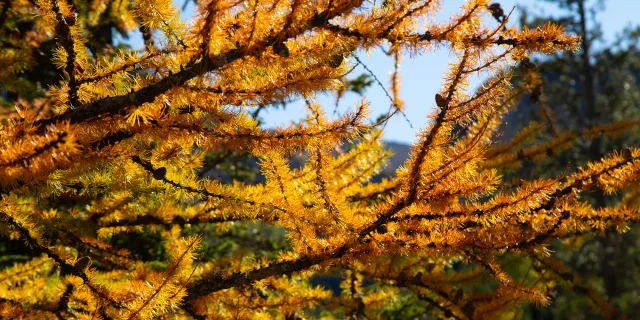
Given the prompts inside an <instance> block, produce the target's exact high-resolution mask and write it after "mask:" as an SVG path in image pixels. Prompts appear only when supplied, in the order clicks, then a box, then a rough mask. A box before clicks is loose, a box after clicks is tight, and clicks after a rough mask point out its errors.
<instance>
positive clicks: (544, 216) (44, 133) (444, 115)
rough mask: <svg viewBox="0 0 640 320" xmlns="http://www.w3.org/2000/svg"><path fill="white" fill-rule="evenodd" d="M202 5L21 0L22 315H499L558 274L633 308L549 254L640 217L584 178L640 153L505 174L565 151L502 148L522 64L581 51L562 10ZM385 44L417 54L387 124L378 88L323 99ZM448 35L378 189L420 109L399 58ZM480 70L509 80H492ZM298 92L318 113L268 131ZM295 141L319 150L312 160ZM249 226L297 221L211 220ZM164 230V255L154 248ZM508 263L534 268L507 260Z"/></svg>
mask: <svg viewBox="0 0 640 320" xmlns="http://www.w3.org/2000/svg"><path fill="white" fill-rule="evenodd" d="M197 6H198V14H197V17H195V19H194V20H193V22H192V23H190V24H186V23H183V22H182V21H181V20H180V19H179V16H180V12H179V9H178V8H177V7H174V6H173V4H172V3H171V1H168V0H144V1H136V2H129V1H109V0H95V1H91V2H90V3H88V4H87V3H85V2H81V1H77V2H76V1H68V0H37V1H35V3H33V2H30V1H26V0H11V1H6V2H4V3H3V4H2V8H1V10H0V28H1V29H0V41H1V43H2V49H1V54H0V65H2V66H3V69H2V71H0V83H1V84H2V87H3V88H4V89H5V90H6V92H7V93H6V94H5V96H6V100H5V102H4V103H3V104H4V105H5V107H3V109H2V113H1V117H2V118H1V119H2V122H1V125H2V127H1V128H0V168H1V170H0V193H1V195H2V197H1V199H0V223H1V225H0V231H1V235H2V237H3V238H5V239H9V240H10V241H12V242H10V243H12V244H13V243H15V242H21V243H23V244H25V245H26V247H27V248H28V250H25V251H24V253H23V255H24V256H27V258H26V259H24V260H26V261H16V262H15V263H14V264H13V265H12V266H11V267H8V268H5V269H3V270H1V271H0V279H2V282H0V315H1V316H3V317H7V318H29V319H31V318H40V319H51V318H55V317H58V318H105V319H149V318H158V317H162V318H165V317H173V316H182V317H186V318H197V319H200V318H207V317H209V318H231V317H233V318H292V319H293V318H313V317H319V316H324V317H329V318H331V317H333V318H342V317H350V318H361V317H362V318H365V317H366V318H378V317H381V316H383V315H384V314H388V313H389V312H393V310H397V309H398V308H402V306H401V305H400V304H398V303H397V301H398V300H403V299H404V300H403V301H414V300H415V301H420V306H423V307H424V310H423V311H424V312H431V313H432V314H433V315H435V316H437V317H442V318H454V319H471V318H473V319H494V318H496V317H498V316H509V315H513V314H514V313H515V312H518V308H519V306H520V305H521V304H522V303H523V302H525V301H529V302H533V303H535V304H537V305H546V304H548V303H549V299H550V298H551V297H550V296H549V293H550V290H551V288H552V287H553V286H554V285H555V284H556V280H555V278H551V277H549V276H548V275H549V274H551V273H554V274H559V275H560V276H561V277H562V278H563V279H565V280H566V281H567V282H568V283H569V284H570V285H571V286H575V287H576V288H578V289H579V291H580V292H582V293H583V294H585V295H587V296H589V297H590V298H591V301H592V302H593V303H594V305H595V306H596V307H597V308H598V309H599V310H600V311H601V312H602V313H603V314H605V315H606V316H608V317H622V315H621V314H620V312H619V311H618V310H616V309H615V308H613V307H612V305H611V304H610V303H609V302H608V301H607V300H606V298H605V297H603V296H600V295H598V294H597V292H596V291H595V290H593V289H592V288H591V287H589V286H588V284H585V283H583V282H581V280H580V277H579V276H578V275H576V274H575V273H574V272H573V271H572V270H571V269H569V268H568V267H567V266H566V265H564V264H562V263H560V262H558V260H556V259H554V257H553V255H552V253H551V252H549V250H547V246H548V245H549V243H550V242H551V240H552V239H556V238H561V239H567V240H568V241H570V240H571V239H574V238H575V237H576V236H579V235H581V234H583V233H585V232H590V231H592V230H596V231H610V230H613V231H617V232H623V231H625V230H626V229H627V225H628V223H630V222H632V221H635V220H636V219H637V217H638V211H637V210H636V209H635V208H628V207H621V206H612V207H601V208H594V207H593V206H592V205H590V204H589V203H588V202H587V201H585V200H584V199H583V198H581V192H584V191H588V190H592V189H596V188H598V189H601V190H604V191H605V192H609V193H612V192H618V191H621V190H624V189H625V188H633V187H634V185H635V183H636V181H637V178H638V176H639V174H640V161H638V158H639V157H640V150H638V149H631V148H629V149H624V150H618V151H615V152H613V153H611V154H609V155H607V156H605V157H603V158H602V159H598V160H595V161H593V162H591V163H589V164H588V165H585V166H584V167H582V168H580V169H577V170H576V171H574V172H565V173H563V174H562V175H558V176H555V177H545V178H542V177H539V178H538V177H536V178H532V179H527V180H522V181H519V182H517V185H513V184H507V183H505V182H504V181H503V179H502V178H501V175H500V174H499V171H498V170H500V169H502V168H504V167H508V166H509V165H511V164H513V163H514V162H515V161H518V159H520V158H521V157H522V156H527V157H541V156H545V150H548V148H550V147H549V145H539V146H535V147H530V148H528V149H526V150H523V149H520V148H519V147H520V145H521V144H520V140H518V139H515V140H513V141H509V142H507V143H503V144H496V143H495V142H496V141H497V139H498V137H499V136H500V132H501V118H502V117H503V115H504V114H505V113H506V112H508V111H509V110H510V108H511V107H512V106H513V104H514V102H515V101H517V99H518V98H519V97H520V96H521V95H523V94H526V93H528V92H532V91H533V92H535V90H536V88H538V87H539V83H538V82H539V75H538V74H537V73H536V70H534V68H529V70H528V71H529V72H526V73H524V75H523V76H522V79H523V84H522V85H521V86H518V87H512V85H511V83H512V82H511V81H510V80H511V79H512V77H513V75H512V72H511V69H510V68H511V67H513V66H514V65H516V64H524V65H525V66H526V65H527V61H528V59H529V57H530V56H531V55H532V54H535V53H544V54H550V53H554V52H558V51H561V50H569V51H573V50H577V49H578V38H577V37H575V36H568V35H566V34H564V33H563V30H562V29H561V28H560V27H558V26H555V25H552V24H544V25H541V26H539V27H536V28H533V29H528V28H524V29H522V30H517V29H516V28H514V27H512V25H511V24H510V23H509V19H508V15H506V14H505V12H504V11H503V10H502V8H501V7H500V6H499V5H498V4H492V3H489V2H488V1H483V0H472V1H468V2H466V3H464V4H463V5H462V7H461V9H460V12H459V13H457V14H455V15H453V16H452V17H451V18H450V19H448V20H445V21H440V22H433V21H432V19H431V18H432V17H433V16H434V14H435V13H436V12H437V11H438V9H439V6H440V3H439V2H438V1H433V0H427V1H417V2H413V1H401V0H397V1H394V0H388V1H383V2H364V1H351V0H326V1H271V0H265V1H260V0H249V1H236V0H221V1H201V2H199V3H198V5H197ZM112 25H113V26H115V30H117V31H118V32H121V33H124V34H128V33H130V32H131V31H132V30H141V31H142V35H143V37H144V40H145V44H146V46H145V49H144V50H140V51H133V50H124V49H122V50H120V49H117V48H114V46H113V43H108V42H109V41H113V37H110V36H109V33H108V32H112V31H111V30H113V29H109V28H110V26H112ZM379 46H384V47H385V48H386V51H387V52H388V54H389V56H390V57H391V58H393V59H395V61H396V64H395V65H396V70H395V72H393V73H392V78H391V84H390V85H389V89H388V90H387V91H388V93H389V98H390V100H391V101H390V106H391V108H390V111H389V114H388V116H385V117H382V118H380V119H377V120H375V121H371V120H370V119H369V117H368V116H369V111H368V103H367V101H366V97H365V99H364V100H363V101H362V102H360V103H358V104H356V105H354V106H353V111H352V112H350V113H347V114H344V115H341V116H339V117H337V118H335V119H332V118H331V117H328V116H326V114H327V112H326V111H327V109H328V108H329V107H328V106H322V105H320V104H319V103H318V100H317V95H318V94H321V93H323V92H327V91H334V92H336V93H338V92H339V91H340V90H344V84H345V83H344V81H343V80H341V79H343V77H345V76H346V75H349V74H350V72H351V71H352V70H353V67H354V66H355V65H356V63H358V58H357V53H358V52H359V51H361V50H373V49H375V48H377V47H379ZM436 47H446V48H448V49H449V50H450V51H451V53H452V56H453V57H454V58H453V59H452V61H451V64H450V67H449V70H448V72H447V73H446V74H445V75H443V85H442V88H441V90H440V91H439V93H438V94H437V95H436V96H435V98H433V102H432V104H433V106H434V107H435V108H434V111H433V113H432V114H431V115H430V116H429V117H430V119H431V121H430V122H429V124H428V125H427V126H426V127H425V128H423V129H422V130H421V131H420V133H419V134H418V137H417V142H416V143H415V145H413V146H412V153H411V156H410V158H409V159H408V160H407V162H406V163H405V165H404V166H403V167H402V168H401V169H399V170H398V171H397V172H396V175H395V177H394V178H392V179H387V180H383V181H382V182H372V181H371V177H372V176H373V175H375V174H376V173H377V172H378V171H379V170H380V168H381V166H382V165H383V164H384V159H385V158H386V157H388V153H387V152H386V151H385V149H384V147H383V144H382V143H381V140H380V139H381V136H382V135H381V130H382V129H383V128H385V123H386V122H387V121H388V119H389V118H390V117H392V116H394V115H396V114H398V113H401V111H402V109H403V108H404V107H405V106H404V104H403V102H402V100H401V93H400V90H399V89H400V77H401V74H400V72H399V69H398V66H399V65H400V56H401V55H402V54H403V53H406V52H409V53H412V54H414V55H418V54H422V53H424V52H427V51H429V50H432V49H434V48H436ZM48 48H50V52H49V53H44V56H46V55H48V54H49V55H50V56H51V60H50V61H49V60H47V59H43V58H42V57H43V54H42V53H43V52H47V50H49V49H48ZM51 63H52V64H51ZM46 66H53V67H51V68H45V67H46ZM45 72H46V73H45ZM52 72H53V73H54V74H55V76H54V75H52V74H51V73H52ZM39 74H45V75H47V78H46V80H45V79H41V78H38V75H39ZM478 74H479V75H482V76H484V77H486V78H487V79H488V80H487V81H486V82H485V83H484V85H483V86H482V87H481V88H479V89H478V90H475V91H472V90H470V89H469V88H468V82H469V79H470V77H471V76H475V75H478ZM297 98H302V99H304V100H305V101H306V102H307V105H308V117H307V118H306V119H305V120H304V121H302V122H300V123H298V124H292V125H291V126H289V127H280V128H277V129H276V130H268V129H265V128H263V127H262V126H261V125H260V123H259V122H258V121H256V120H255V118H254V117H253V116H252V114H253V112H255V110H256V108H263V107H265V106H266V107H269V106H270V105H273V104H277V103H280V102H282V101H290V100H292V99H297ZM407 107H412V106H407ZM620 126H621V124H612V125H609V126H604V127H602V128H600V129H599V130H600V131H601V132H603V133H608V132H614V131H615V130H616V128H620ZM527 130H529V131H531V130H535V128H528V129H526V130H525V132H524V133H522V134H521V135H519V136H518V137H519V138H526V136H527ZM567 139H570V138H567ZM345 141H350V143H351V146H352V147H351V148H349V149H348V150H343V151H340V150H341V149H340V148H338V147H339V146H341V145H344V144H345ZM298 151H304V152H305V153H306V154H307V157H306V161H305V163H304V165H303V166H302V167H301V168H292V166H291V165H290V164H289V160H290V159H291V157H292V155H293V154H294V153H296V152H298ZM210 152H235V153H237V154H244V155H251V156H254V157H257V158H258V159H259V167H260V171H261V173H262V174H263V175H264V177H265V181H264V182H262V183H254V184H250V183H242V182H240V181H237V180H236V181H232V182H225V181H223V180H217V179H214V178H211V177H209V176H207V175H203V174H201V173H202V168H203V166H205V165H206V163H207V157H206V155H207V154H208V153H210ZM238 225H242V226H251V225H255V226H259V228H258V227H256V228H255V230H256V231H257V232H259V233H260V235H261V236H262V235H263V233H267V232H271V231H273V232H274V233H275V232H276V231H280V232H283V234H284V237H283V239H284V240H283V241H284V242H285V243H286V245H283V246H281V247H278V246H274V247H271V248H269V250H267V251H271V252H267V253H266V254H265V253H262V252H260V250H259V249H258V248H255V247H251V246H247V249H246V250H235V251H232V250H229V254H209V253H208V252H207V251H206V250H205V249H206V247H207V246H208V245H210V240H211V239H208V238H207V237H206V235H207V234H210V231H211V230H215V231H216V232H218V233H220V234H223V233H225V232H230V231H233V230H234V228H236V227H237V226H238ZM145 237H147V238H148V237H151V238H152V239H154V240H153V241H154V242H156V244H160V246H161V250H162V254H160V255H159V256H162V257H164V259H165V261H163V262H162V263H158V262H157V261H149V260H148V259H144V255H145V254H147V253H148V252H145V250H147V249H146V248H145V247H144V246H136V244H139V243H141V242H144V241H148V240H144V238H145ZM124 238H126V239H127V240H126V241H122V239H124ZM138 241H139V242H138ZM254 244H255V243H254ZM240 245H242V243H241V244H240ZM274 250H275V251H277V254H271V253H272V251H274ZM218 253H220V252H218ZM507 253H509V254H508V255H507ZM156 256H158V254H156ZM506 257H508V258H509V259H516V260H517V261H518V262H517V263H520V264H526V265H529V266H530V268H529V272H527V273H526V274H518V273H514V272H510V270H508V269H505V268H504V266H508V265H511V264H513V263H514V262H513V261H509V262H507V261H505V258H506ZM330 274H334V275H335V274H338V275H340V276H342V277H343V281H342V282H341V284H340V291H339V294H334V293H332V292H331V291H329V290H328V289H327V288H325V287H323V286H319V285H316V284H317V282H318V279H319V278H321V277H322V276H325V275H330Z"/></svg>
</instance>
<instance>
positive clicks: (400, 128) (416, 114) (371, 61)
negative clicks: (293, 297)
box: [131, 0, 640, 143]
mask: <svg viewBox="0 0 640 320" xmlns="http://www.w3.org/2000/svg"><path fill="white" fill-rule="evenodd" d="M174 1H175V3H176V4H177V5H178V6H180V7H181V6H182V3H183V1H184V0H174ZM498 2H499V3H500V4H501V5H502V7H503V8H504V10H505V11H507V12H508V11H510V10H511V8H513V7H514V6H516V10H515V11H514V14H513V16H512V19H511V21H512V23H517V21H518V16H519V9H520V8H529V9H532V10H533V12H536V13H541V12H545V13H547V14H552V15H556V14H561V12H562V11H561V10H559V9H558V8H557V7H555V6H553V5H549V4H546V3H544V2H542V1H532V0H530V1H525V0H500V1H498ZM590 2H591V3H593V2H594V1H590ZM463 3H464V1H463V0H450V1H448V0H444V1H443V5H442V7H443V10H442V12H440V13H439V14H438V15H437V16H436V19H437V20H438V21H443V20H445V19H447V18H448V17H449V16H450V15H451V13H454V12H457V11H458V10H459V8H460V6H461V5H462V4H463ZM638 12H640V0H609V1H606V2H605V10H604V12H602V13H600V14H599V15H598V16H597V19H598V21H599V22H600V23H601V25H602V29H603V32H604V36H605V39H606V40H612V39H614V38H615V35H616V34H619V33H621V32H622V31H623V29H624V27H626V26H631V25H638V24H639V23H640V20H639V18H637V14H638ZM192 13H193V7H192V6H189V7H188V8H187V10H186V11H185V12H184V16H185V17H186V18H187V19H188V16H189V15H190V14H192ZM136 38H139V37H136V36H135V35H133V36H132V38H131V39H136ZM134 41H135V40H134ZM359 58H360V60H361V61H362V62H363V63H365V64H366V65H367V66H368V67H369V69H371V70H372V71H373V72H374V73H375V74H376V76H377V77H378V78H379V79H380V80H381V81H382V83H383V84H384V85H385V86H388V85H389V74H390V71H391V70H392V68H393V61H392V60H391V59H389V58H388V57H387V56H386V55H385V54H384V53H382V52H380V51H373V52H369V53H368V54H367V53H365V52H361V53H359ZM450 58H451V55H450V52H449V51H447V50H446V49H441V50H438V51H436V52H433V53H429V54H426V55H422V56H418V57H414V58H413V59H411V58H410V57H409V56H408V55H407V56H405V57H403V64H402V66H401V74H402V86H401V96H402V99H403V100H404V102H405V114H406V115H407V118H408V119H410V122H411V124H412V127H411V126H410V125H409V124H408V123H407V120H405V119H404V118H403V117H402V116H400V115H398V116H396V117H395V118H392V119H391V120H390V122H389V123H388V125H387V127H386V130H385V135H384V137H385V139H386V140H388V141H395V142H403V143H411V142H412V141H414V139H415V134H416V132H417V131H418V130H420V129H421V128H423V127H424V126H425V125H426V124H427V121H428V118H427V114H429V113H430V112H431V111H432V110H433V108H434V107H435V102H434V99H433V97H434V95H435V94H436V92H437V90H438V89H439V88H440V85H441V81H442V75H443V74H444V71H445V69H446V66H447V63H448V61H449V59H450ZM354 62H355V61H354ZM363 72H365V71H364V70H363V69H362V68H361V67H359V68H356V70H354V72H353V76H354V77H355V76H357V75H359V74H361V73H363ZM479 83H480V81H479V80H476V81H473V82H472V87H473V86H474V85H475V86H477V85H478V84H479ZM365 95H366V99H367V100H368V101H369V102H370V103H371V109H372V118H375V117H377V116H378V115H380V114H384V113H386V112H387V110H388V109H389V100H388V98H387V97H386V96H385V94H384V92H383V90H382V89H381V88H379V87H378V86H373V87H371V88H369V89H368V90H367V92H366V94H365ZM318 100H319V101H320V103H322V104H323V106H325V110H326V113H327V115H331V114H332V113H333V110H334V97H333V95H326V96H319V97H318ZM359 100H360V98H359V96H357V95H355V94H349V95H348V96H347V97H346V99H344V100H343V102H342V103H341V104H340V107H339V112H340V113H343V112H346V111H348V110H353V109H354V106H355V102H356V101H359ZM305 112H306V106H305V105H304V103H302V102H294V103H292V104H289V105H288V106H287V108H286V109H285V110H282V109H277V110H273V109H271V110H266V112H263V113H261V116H262V117H261V118H262V120H263V121H264V123H265V124H266V126H267V127H273V126H276V125H287V124H288V123H289V122H291V121H297V120H300V119H302V118H304V116H305Z"/></svg>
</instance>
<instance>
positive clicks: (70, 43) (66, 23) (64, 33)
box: [51, 0, 80, 109]
mask: <svg viewBox="0 0 640 320" xmlns="http://www.w3.org/2000/svg"><path fill="white" fill-rule="evenodd" d="M51 2H52V3H53V11H54V12H55V13H56V19H57V20H58V24H57V25H56V33H57V34H58V42H59V44H60V45H61V46H62V48H64V50H65V51H66V52H67V62H66V65H65V67H64V71H65V72H66V73H67V77H69V82H68V83H67V85H68V86H69V91H68V95H69V107H70V108H71V109H73V108H75V107H77V106H79V105H80V101H79V98H78V88H79V87H80V85H79V84H78V81H77V79H76V67H75V63H76V57H77V56H76V51H75V49H74V45H75V43H74V42H75V41H74V40H73V35H72V34H71V28H70V27H71V26H73V25H75V24H76V23H77V22H78V21H77V20H78V14H77V13H72V15H71V17H69V18H67V17H65V16H64V15H63V14H62V11H60V6H59V5H58V0H51Z"/></svg>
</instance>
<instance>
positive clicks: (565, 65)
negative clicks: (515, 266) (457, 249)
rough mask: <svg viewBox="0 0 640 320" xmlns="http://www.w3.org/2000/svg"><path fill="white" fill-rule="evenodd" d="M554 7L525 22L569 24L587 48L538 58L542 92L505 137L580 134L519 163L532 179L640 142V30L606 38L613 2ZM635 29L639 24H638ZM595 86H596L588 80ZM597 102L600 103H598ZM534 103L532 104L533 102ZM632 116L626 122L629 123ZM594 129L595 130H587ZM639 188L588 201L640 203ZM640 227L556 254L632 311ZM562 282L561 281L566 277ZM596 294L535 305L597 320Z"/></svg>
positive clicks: (523, 105) (540, 314)
mask: <svg viewBox="0 0 640 320" xmlns="http://www.w3.org/2000/svg"><path fill="white" fill-rule="evenodd" d="M545 2H547V3H553V6H554V7H558V8H560V9H562V11H563V12H564V15H562V16H556V17H554V18H551V17H548V16H545V15H544V14H542V13H540V12H536V11H535V10H527V11H525V12H524V14H523V17H522V20H523V22H525V23H527V24H528V25H529V26H532V25H537V24H539V23H540V22H541V21H549V20H550V19H551V21H553V22H554V23H558V24H562V25H563V26H564V27H565V28H566V29H567V30H571V31H572V32H573V33H576V34H577V35H579V36H580V38H581V40H580V41H581V45H580V50H578V51H577V52H561V53H557V54H555V55H553V56H544V57H539V58H538V59H535V60H532V62H533V63H535V68H537V69H539V72H540V76H541V80H542V82H541V83H542V86H541V90H540V92H541V93H542V94H541V95H539V96H537V97H533V98H535V99H529V98H531V97H523V98H524V100H523V101H522V102H520V103H519V106H518V107H517V108H516V111H514V112H512V113H511V114H509V115H508V116H507V117H506V121H507V122H508V125H507V129H506V130H505V133H504V135H503V137H502V139H508V138H512V136H513V133H514V132H517V129H518V128H519V129H522V128H523V127H525V126H527V125H529V124H530V121H533V122H531V123H532V124H533V125H534V126H537V127H538V128H539V129H540V130H539V131H538V133H537V134H536V135H535V136H531V138H530V140H529V142H528V143H531V144H536V143H541V142H543V141H551V140H554V138H555V137H557V136H573V137H575V138H572V139H571V141H568V142H569V143H566V144H564V146H562V147H560V148H556V149H554V150H553V151H551V152H550V153H551V155H550V156H548V157H547V158H546V159H538V161H529V160H531V159H523V161H521V162H520V163H521V164H522V165H521V166H514V167H513V168H511V169H512V170H509V172H508V173H507V174H506V175H505V177H507V178H506V179H507V180H508V179H510V178H516V179H520V178H526V177H531V176H535V175H537V174H538V173H542V172H544V175H545V176H547V177H551V176H555V175H558V174H560V173H561V172H563V171H567V170H575V168H577V167H579V166H583V165H585V164H586V163H587V162H588V161H593V160H594V159H598V158H601V157H602V156H604V155H606V154H607V153H610V152H612V151H613V150H616V149H619V148H620V147H621V146H634V145H638V142H639V141H640V135H639V134H638V132H637V130H636V128H637V127H636V125H635V124H634V121H633V120H634V119H638V118H639V117H640V110H638V108H637V105H638V102H639V101H640V100H639V99H640V86H639V83H638V75H639V74H640V64H639V62H640V60H639V59H638V48H637V45H638V41H639V40H640V39H639V38H638V34H637V31H636V30H634V29H633V28H631V27H630V28H628V29H625V30H618V31H619V33H618V32H617V33H616V35H615V36H614V37H613V38H612V39H605V38H604V36H603V32H602V30H601V26H600V24H599V20H602V12H601V10H603V9H604V7H605V6H608V5H614V4H613V3H609V2H607V1H587V0H579V1H577V0H569V1H567V0H553V1H548V0H547V1H545ZM634 28H636V29H637V26H635V27H634ZM589 83H591V84H589ZM592 100H593V101H592ZM532 102H533V103H532ZM623 120H625V121H623ZM616 122H617V123H619V124H622V123H625V122H626V124H627V125H625V126H622V127H620V128H619V130H617V132H616V133H615V134H612V132H609V133H607V134H603V135H601V134H600V132H598V131H596V130H593V128H598V127H603V126H606V125H607V124H610V123H616ZM582 133H588V134H582ZM634 190H635V189H633V188H631V189H628V190H627V191H628V192H621V193H617V194H605V193H603V192H602V191H601V190H592V191H590V192H589V193H587V194H583V199H585V200H588V201H590V202H591V203H592V204H593V205H594V206H596V207H605V206H614V205H617V203H620V202H621V203H622V204H624V205H627V206H637V203H636V202H637V196H636V195H635V194H634ZM639 227H640V226H638V225H637V224H636V225H633V226H631V229H630V230H629V232H626V233H624V234H617V233H606V234H598V233H596V234H595V236H594V234H585V235H584V236H583V237H582V238H577V239H576V241H574V242H564V243H562V242H556V243H555V244H554V246H552V247H551V248H552V250H554V251H555V256H556V257H558V258H560V259H561V260H562V261H564V262H567V263H569V264H570V265H571V266H572V267H573V268H575V269H576V271H578V272H579V273H580V274H581V276H582V278H583V279H584V280H583V281H585V282H589V283H598V284H600V285H598V286H595V287H594V289H596V290H598V291H599V292H601V293H602V294H604V295H606V296H607V297H608V299H609V300H610V301H611V302H612V303H613V304H614V305H616V307H618V308H619V309H620V310H621V312H624V313H627V314H630V313H631V312H633V310H637V309H638V307H639V306H640V299H638V298H637V297H636V294H635V293H634V292H635V291H636V289H637V285H636V283H637V282H638V280H636V279H638V278H639V277H640V273H639V272H638V271H639V270H640V260H639V259H638V257H639V256H638V254H637V253H638V252H637V248H638V244H640V238H639V237H638V235H639V231H640V228H639ZM560 281H562V280H560ZM589 304H590V303H589V298H588V297H585V296H583V295H581V294H579V293H576V292H574V291H573V290H571V288H570V287H566V286H565V287H560V288H558V292H557V293H556V298H555V299H554V303H553V304H552V306H551V307H550V308H545V310H540V309H538V308H535V309H534V308H532V312H534V313H535V315H534V317H535V318H537V319H542V318H550V317H554V318H569V317H572V318H573V317H575V318H584V319H594V318H598V317H599V316H598V314H597V312H596V311H595V310H592V308H590V307H589Z"/></svg>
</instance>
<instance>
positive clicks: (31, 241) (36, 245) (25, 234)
mask: <svg viewBox="0 0 640 320" xmlns="http://www.w3.org/2000/svg"><path fill="white" fill-rule="evenodd" d="M0 219H1V220H4V221H6V222H7V223H8V224H9V225H10V226H12V227H13V228H14V229H16V231H18V233H19V234H20V237H21V238H22V240H24V241H25V242H26V243H27V244H28V245H29V246H30V247H32V248H33V249H34V250H36V251H38V252H40V253H42V254H46V255H47V256H49V258H51V259H53V260H54V261H55V262H56V263H58V265H60V267H62V268H63V269H64V270H66V271H68V272H69V273H71V274H73V275H75V276H77V277H79V278H81V279H82V280H83V281H84V284H85V285H87V287H89V289H90V290H91V291H92V292H93V293H95V294H96V295H97V296H98V297H100V299H104V300H106V301H107V302H109V303H110V304H111V305H113V306H115V307H116V308H119V309H122V308H126V306H125V305H124V304H123V303H121V302H119V301H116V300H114V299H113V298H111V297H109V296H108V295H107V294H106V293H105V292H103V291H102V290H100V289H98V288H97V287H96V286H95V285H94V284H93V283H91V280H89V277H88V276H87V274H86V273H85V272H84V270H78V268H76V267H75V266H74V265H72V264H70V263H68V262H67V261H65V260H64V259H63V258H62V257H60V256H59V255H57V254H56V253H55V252H53V250H51V249H49V248H48V247H46V246H44V245H42V244H40V242H38V240H36V239H35V238H34V237H32V236H31V234H30V233H29V230H27V229H26V228H24V227H23V226H22V225H20V223H18V222H17V221H16V220H15V219H14V218H13V217H12V216H10V215H8V214H7V213H5V212H2V211H0Z"/></svg>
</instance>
